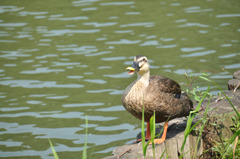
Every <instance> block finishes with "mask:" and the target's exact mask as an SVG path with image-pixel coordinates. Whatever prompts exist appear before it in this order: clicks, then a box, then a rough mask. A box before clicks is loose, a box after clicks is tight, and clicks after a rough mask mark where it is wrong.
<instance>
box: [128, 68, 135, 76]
mask: <svg viewBox="0 0 240 159" xmlns="http://www.w3.org/2000/svg"><path fill="white" fill-rule="evenodd" d="M126 70H127V71H129V72H128V75H132V74H134V72H135V68H133V67H128V68H126Z"/></svg>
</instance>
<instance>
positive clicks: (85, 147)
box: [82, 116, 88, 159]
mask: <svg viewBox="0 0 240 159" xmlns="http://www.w3.org/2000/svg"><path fill="white" fill-rule="evenodd" d="M85 121H86V127H85V142H84V147H83V153H82V159H87V133H88V118H87V116H86V119H85Z"/></svg>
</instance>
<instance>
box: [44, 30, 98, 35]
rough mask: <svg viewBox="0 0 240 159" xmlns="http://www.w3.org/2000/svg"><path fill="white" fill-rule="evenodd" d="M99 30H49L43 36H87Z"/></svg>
mask: <svg viewBox="0 0 240 159" xmlns="http://www.w3.org/2000/svg"><path fill="white" fill-rule="evenodd" d="M99 31H100V29H85V30H73V29H58V30H50V31H48V32H47V33H45V34H43V36H45V37H50V36H62V35H64V34H89V33H96V32H99Z"/></svg>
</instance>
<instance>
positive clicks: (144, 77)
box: [137, 71, 150, 87]
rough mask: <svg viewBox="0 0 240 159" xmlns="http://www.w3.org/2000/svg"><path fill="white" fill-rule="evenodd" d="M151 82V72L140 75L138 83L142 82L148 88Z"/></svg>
mask: <svg viewBox="0 0 240 159" xmlns="http://www.w3.org/2000/svg"><path fill="white" fill-rule="evenodd" d="M149 80H150V71H147V72H144V73H142V74H141V73H138V78H137V82H141V83H143V84H144V86H145V87H148V85H149Z"/></svg>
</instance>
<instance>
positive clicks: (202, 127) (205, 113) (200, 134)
mask: <svg viewBox="0 0 240 159" xmlns="http://www.w3.org/2000/svg"><path fill="white" fill-rule="evenodd" d="M210 100H211V98H209V100H208V104H207V106H206V109H205V112H204V116H203V118H202V120H201V121H202V122H203V123H202V125H201V129H200V132H199V135H198V138H197V143H196V145H195V151H194V155H193V158H195V156H196V153H197V147H198V143H199V141H200V139H201V137H202V132H203V129H204V127H205V123H206V121H207V113H208V107H209V103H210Z"/></svg>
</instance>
